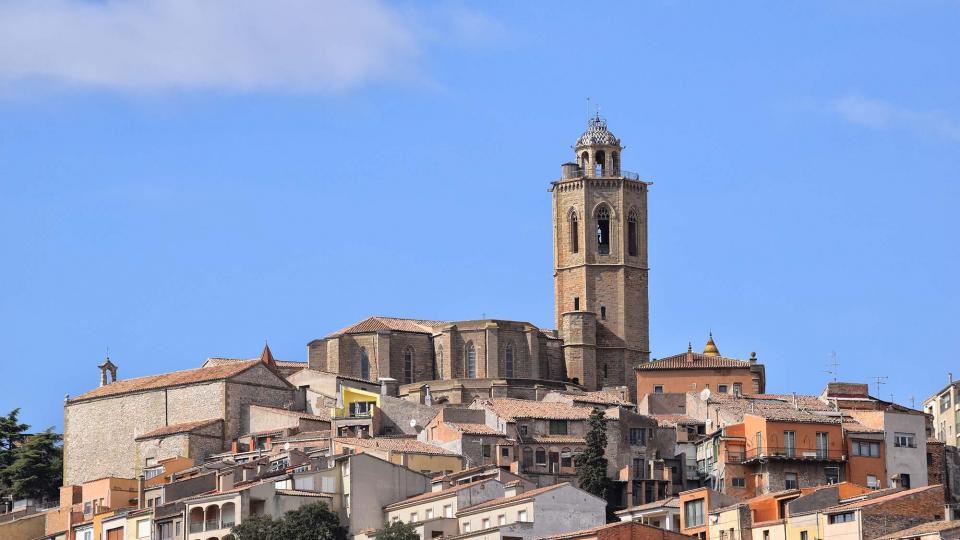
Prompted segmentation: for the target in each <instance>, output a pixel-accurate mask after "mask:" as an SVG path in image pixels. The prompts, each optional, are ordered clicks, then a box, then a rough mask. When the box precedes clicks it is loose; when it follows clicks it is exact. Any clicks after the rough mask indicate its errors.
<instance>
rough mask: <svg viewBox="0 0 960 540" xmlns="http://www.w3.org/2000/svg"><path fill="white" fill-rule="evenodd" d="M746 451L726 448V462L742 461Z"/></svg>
mask: <svg viewBox="0 0 960 540" xmlns="http://www.w3.org/2000/svg"><path fill="white" fill-rule="evenodd" d="M745 457H746V453H745V452H744V451H743V450H727V461H726V463H743V462H744V460H745Z"/></svg>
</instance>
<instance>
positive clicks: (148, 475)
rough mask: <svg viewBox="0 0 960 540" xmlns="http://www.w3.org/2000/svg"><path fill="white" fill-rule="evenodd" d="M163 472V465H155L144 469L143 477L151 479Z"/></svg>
mask: <svg viewBox="0 0 960 540" xmlns="http://www.w3.org/2000/svg"><path fill="white" fill-rule="evenodd" d="M161 474H163V467H154V468H152V469H146V470H144V471H143V479H144V480H150V479H151V478H156V477H158V476H160V475H161Z"/></svg>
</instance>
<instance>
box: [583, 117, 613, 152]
mask: <svg viewBox="0 0 960 540" xmlns="http://www.w3.org/2000/svg"><path fill="white" fill-rule="evenodd" d="M594 144H602V145H609V146H620V139H618V138H616V137H615V136H614V135H613V133H610V130H609V129H607V121H606V120H605V119H603V118H601V117H600V115H599V114H598V115H596V116H594V117H593V118H591V119H590V120H588V121H587V131H585V132H583V135H581V136H580V138H579V139H577V147H581V146H591V145H594Z"/></svg>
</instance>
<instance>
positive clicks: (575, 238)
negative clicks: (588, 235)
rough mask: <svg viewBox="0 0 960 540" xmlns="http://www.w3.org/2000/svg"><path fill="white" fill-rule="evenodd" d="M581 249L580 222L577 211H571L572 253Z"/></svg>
mask: <svg viewBox="0 0 960 540" xmlns="http://www.w3.org/2000/svg"><path fill="white" fill-rule="evenodd" d="M578 251H580V224H579V223H578V222H577V212H576V211H575V210H571V211H570V253H577V252H578Z"/></svg>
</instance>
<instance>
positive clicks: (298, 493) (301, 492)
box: [277, 489, 333, 499]
mask: <svg viewBox="0 0 960 540" xmlns="http://www.w3.org/2000/svg"><path fill="white" fill-rule="evenodd" d="M277 494H278V495H289V496H291V497H324V498H327V499H332V498H333V495H331V494H329V493H320V492H319V491H307V490H305V489H278V490H277Z"/></svg>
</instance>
